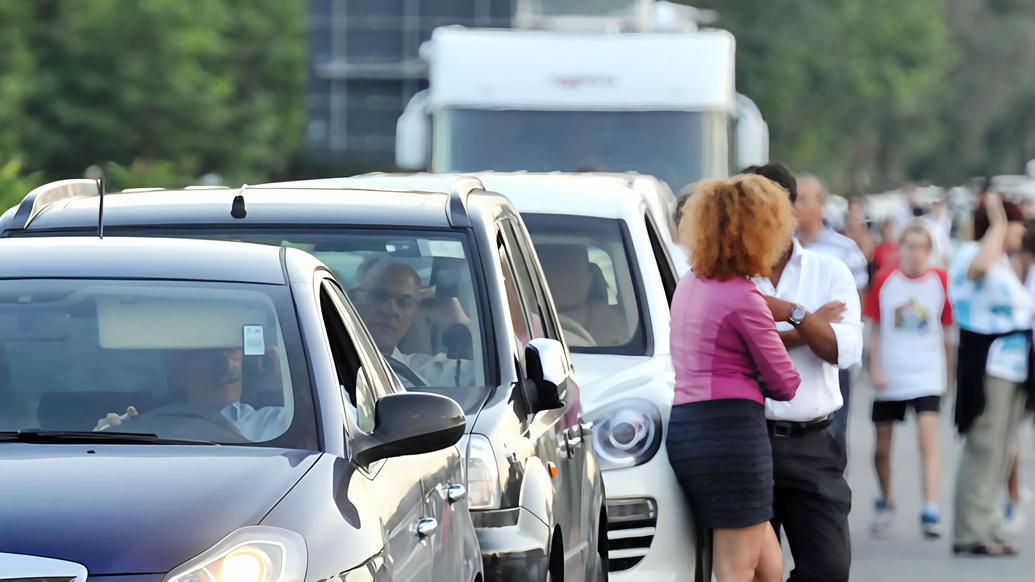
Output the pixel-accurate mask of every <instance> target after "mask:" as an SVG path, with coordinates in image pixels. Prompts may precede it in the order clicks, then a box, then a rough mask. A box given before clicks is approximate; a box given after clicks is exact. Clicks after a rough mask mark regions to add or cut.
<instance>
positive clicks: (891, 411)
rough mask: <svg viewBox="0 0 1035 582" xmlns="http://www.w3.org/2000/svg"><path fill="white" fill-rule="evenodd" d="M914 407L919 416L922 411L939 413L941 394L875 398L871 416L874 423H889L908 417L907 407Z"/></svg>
mask: <svg viewBox="0 0 1035 582" xmlns="http://www.w3.org/2000/svg"><path fill="white" fill-rule="evenodd" d="M910 406H911V407H912V408H913V411H914V412H915V413H916V414H917V415H918V416H919V415H920V413H921V412H934V413H936V414H937V413H938V412H940V411H941V408H942V397H941V396H921V397H920V398H914V399H912V400H875V401H874V402H873V412H872V414H871V415H870V418H871V419H872V420H873V424H889V423H893V422H902V421H903V420H905V419H906V408H907V407H910Z"/></svg>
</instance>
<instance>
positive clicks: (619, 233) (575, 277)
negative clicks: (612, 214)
mask: <svg viewBox="0 0 1035 582" xmlns="http://www.w3.org/2000/svg"><path fill="white" fill-rule="evenodd" d="M522 218H523V219H524V221H525V226H526V227H527V228H528V232H529V234H531V236H532V242H533V243H534V244H535V250H536V254H537V255H539V262H540V263H541V264H542V267H543V272H544V273H545V274H546V282H547V284H549V286H550V294H551V295H553V301H554V305H555V306H556V307H557V313H558V316H559V317H560V323H561V329H562V330H563V332H564V339H565V340H566V341H567V343H568V346H569V348H570V349H571V351H573V352H583V353H605V354H621V355H630V356H642V355H645V354H646V351H647V342H646V338H647V331H646V329H645V325H644V322H643V317H642V309H641V306H640V305H641V302H640V295H641V293H640V285H641V284H640V281H639V279H638V278H637V273H638V272H639V271H638V270H637V269H636V266H635V265H634V264H633V262H632V257H631V256H630V251H629V249H630V248H631V247H630V245H629V244H628V232H627V228H626V227H625V225H624V224H623V223H622V222H621V221H619V220H614V219H606V218H591V217H586V216H572V215H564V214H522Z"/></svg>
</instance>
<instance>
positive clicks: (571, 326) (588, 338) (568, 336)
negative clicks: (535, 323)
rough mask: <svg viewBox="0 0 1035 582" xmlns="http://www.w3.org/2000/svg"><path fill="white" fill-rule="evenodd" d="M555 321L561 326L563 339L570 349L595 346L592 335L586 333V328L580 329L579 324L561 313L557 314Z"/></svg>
mask: <svg viewBox="0 0 1035 582" xmlns="http://www.w3.org/2000/svg"><path fill="white" fill-rule="evenodd" d="M557 319H558V320H559V322H560V324H561V332H562V333H564V339H565V340H567V341H568V344H569V345H570V346H571V347H583V348H587V347H589V348H591V347H594V346H596V345H597V342H596V340H595V339H593V335H592V334H590V333H589V332H588V331H586V328H584V327H582V325H581V324H579V322H577V321H575V320H574V319H572V318H570V317H568V316H567V315H564V314H561V313H558V314H557Z"/></svg>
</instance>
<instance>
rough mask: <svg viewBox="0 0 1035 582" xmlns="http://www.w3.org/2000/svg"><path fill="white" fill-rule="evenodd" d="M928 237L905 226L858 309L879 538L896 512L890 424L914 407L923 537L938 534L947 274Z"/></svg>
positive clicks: (947, 363)
mask: <svg viewBox="0 0 1035 582" xmlns="http://www.w3.org/2000/svg"><path fill="white" fill-rule="evenodd" d="M933 247H934V241H933V238H932V237H931V233H930V231H929V230H928V229H927V228H926V227H925V226H924V225H922V224H911V225H909V226H907V227H906V228H905V229H904V230H903V231H902V235H901V237H900V238H899V261H898V265H896V266H894V267H889V268H886V269H884V270H883V271H882V272H881V273H878V274H877V277H876V280H875V281H874V284H873V287H872V288H871V291H870V293H869V295H868V296H867V298H866V305H865V306H864V308H863V313H864V315H866V317H868V318H870V319H871V320H872V323H873V325H872V330H873V331H872V337H871V344H870V378H871V380H872V382H873V385H874V387H875V388H876V394H875V396H874V402H873V410H872V415H871V417H872V419H873V423H874V425H875V429H876V436H877V439H876V440H877V444H876V448H875V451H874V455H873V462H874V466H875V468H876V472H877V479H878V481H879V483H880V491H881V497H880V498H879V499H878V500H877V502H876V504H875V510H876V511H875V515H874V520H873V525H872V533H873V535H875V536H877V537H881V536H883V535H884V534H886V533H887V531H888V529H889V528H890V526H891V521H892V517H893V515H894V511H895V503H894V500H893V499H894V498H893V497H892V492H891V442H892V434H893V431H894V426H895V423H898V422H902V421H904V420H905V418H906V411H907V409H910V408H911V409H913V411H914V413H915V414H916V417H917V424H918V425H919V434H920V452H921V455H922V456H923V469H922V471H923V473H922V476H923V485H924V508H923V510H922V512H921V514H920V526H921V530H922V531H923V534H924V536H926V537H928V538H938V537H941V535H942V528H941V515H940V511H939V508H938V482H939V478H938V476H939V472H940V467H939V455H938V415H939V411H940V410H941V400H942V396H943V395H944V394H945V391H946V387H947V385H948V379H949V377H950V375H951V372H950V370H951V366H952V345H951V339H950V338H949V337H948V336H947V334H946V333H945V328H946V327H948V326H950V325H952V307H951V305H950V303H949V292H948V274H947V273H946V272H945V270H944V269H937V268H932V267H931V266H930V264H929V260H930V255H931V251H932V249H933Z"/></svg>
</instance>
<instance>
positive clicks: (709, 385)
mask: <svg viewBox="0 0 1035 582" xmlns="http://www.w3.org/2000/svg"><path fill="white" fill-rule="evenodd" d="M679 231H680V234H681V236H682V239H681V240H682V241H683V242H684V244H686V245H687V249H688V252H689V256H690V262H691V264H692V265H693V270H692V271H690V272H689V273H687V274H686V275H685V276H684V277H683V278H682V279H680V281H679V285H678V286H677V287H676V291H675V295H674V297H673V298H672V337H671V351H672V364H673V366H674V368H675V372H676V390H675V398H674V401H673V407H672V416H671V420H670V422H669V428H668V437H667V439H666V446H667V449H668V456H669V461H670V462H671V463H672V469H673V470H674V472H675V474H676V477H677V478H678V480H679V483H680V485H681V487H682V488H683V491H684V492H685V494H686V497H687V501H688V503H689V505H690V508H691V510H692V511H693V515H694V519H695V520H697V522H698V524H700V525H703V526H704V527H707V528H711V529H713V530H714V538H713V544H712V556H713V557H712V569H713V571H714V572H715V577H716V579H717V580H718V581H719V582H742V581H745V580H755V581H758V582H779V581H780V579H781V578H782V576H783V553H782V551H781V549H780V543H779V541H778V540H777V538H776V534H775V532H774V531H773V528H772V526H771V525H770V519H772V517H773V453H772V450H771V448H770V444H769V438H768V436H767V434H766V421H765V406H764V397H765V396H768V397H770V398H773V399H776V400H789V399H791V398H792V397H793V396H794V394H795V392H796V391H797V389H798V385H799V384H800V383H801V378H800V376H799V375H798V372H796V371H795V369H794V364H793V363H792V362H791V359H790V357H789V356H788V355H787V351H786V350H785V349H784V347H783V344H782V343H781V341H780V336H779V334H778V333H777V331H776V322H775V320H774V317H776V318H779V319H780V320H781V321H787V320H789V319H790V318H791V311H792V307H793V305H792V304H790V303H788V302H786V301H775V300H773V301H770V302H769V303H767V302H766V300H765V299H764V298H763V297H762V295H761V293H759V292H758V290H757V289H756V288H755V286H754V285H752V284H751V281H750V279H749V277H751V276H752V275H754V274H756V273H762V274H763V275H767V274H768V273H769V270H770V269H771V268H772V265H773V263H775V262H776V260H777V258H778V257H779V255H780V250H779V249H782V248H784V247H785V246H786V245H787V242H788V241H789V240H790V239H791V235H792V234H793V231H794V218H793V215H792V211H791V205H790V203H789V202H788V200H787V198H786V195H784V194H783V193H782V192H781V191H780V189H779V188H777V187H776V185H774V184H773V183H771V182H769V181H768V180H765V179H764V178H761V177H758V176H740V177H737V178H733V179H731V180H714V181H705V182H701V183H700V184H699V185H698V188H697V190H696V192H695V194H694V196H693V197H692V198H690V200H689V201H688V202H687V203H686V206H685V207H684V212H683V217H682V219H681V221H680V223H679ZM774 249H776V250H775V251H774ZM774 313H775V314H776V315H775V316H774V315H773V314H774ZM688 550H689V548H688Z"/></svg>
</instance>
